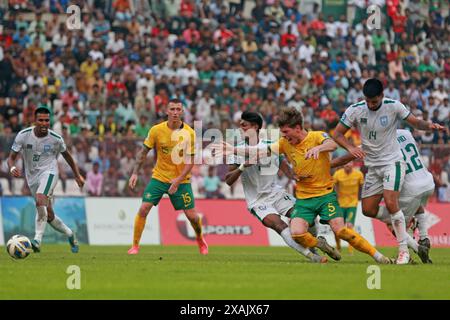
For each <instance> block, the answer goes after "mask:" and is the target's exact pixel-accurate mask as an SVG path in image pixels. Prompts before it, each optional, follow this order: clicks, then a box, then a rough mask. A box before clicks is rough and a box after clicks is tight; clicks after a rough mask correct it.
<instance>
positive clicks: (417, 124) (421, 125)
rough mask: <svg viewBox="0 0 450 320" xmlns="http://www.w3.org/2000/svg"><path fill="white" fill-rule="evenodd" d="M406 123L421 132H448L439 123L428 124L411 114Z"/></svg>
mask: <svg viewBox="0 0 450 320" xmlns="http://www.w3.org/2000/svg"><path fill="white" fill-rule="evenodd" d="M405 121H406V122H408V123H409V124H410V125H411V126H413V127H414V128H416V129H419V130H425V131H431V130H439V131H446V130H447V128H446V127H444V126H441V125H440V124H438V123H433V122H428V121H425V120H422V119H419V118H417V117H416V116H414V115H413V114H411V113H410V114H409V116H408V117H406V119H405Z"/></svg>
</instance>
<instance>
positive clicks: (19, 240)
mask: <svg viewBox="0 0 450 320" xmlns="http://www.w3.org/2000/svg"><path fill="white" fill-rule="evenodd" d="M32 251H33V250H32V248H31V241H30V239H28V238H27V237H26V236H22V235H20V234H16V235H14V236H12V237H11V239H9V240H8V242H7V243H6V252H8V254H9V255H10V256H11V257H12V258H14V259H25V258H26V257H28V255H29V254H30V253H31V252H32Z"/></svg>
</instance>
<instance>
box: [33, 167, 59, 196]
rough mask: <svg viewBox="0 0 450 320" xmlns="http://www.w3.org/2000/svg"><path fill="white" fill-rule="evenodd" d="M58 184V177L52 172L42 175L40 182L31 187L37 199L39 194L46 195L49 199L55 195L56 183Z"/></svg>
mask: <svg viewBox="0 0 450 320" xmlns="http://www.w3.org/2000/svg"><path fill="white" fill-rule="evenodd" d="M57 182H58V175H57V174H55V173H52V172H45V173H43V174H41V176H40V177H39V179H38V182H36V183H34V184H32V185H29V186H28V187H29V188H30V191H31V194H32V195H33V197H34V198H35V197H36V194H37V193H40V194H44V195H46V196H48V197H51V196H52V195H53V190H54V189H55V186H56V183H57Z"/></svg>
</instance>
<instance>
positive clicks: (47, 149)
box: [44, 144, 52, 153]
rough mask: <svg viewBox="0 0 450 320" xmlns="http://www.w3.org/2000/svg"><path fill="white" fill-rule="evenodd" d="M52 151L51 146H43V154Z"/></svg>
mask: <svg viewBox="0 0 450 320" xmlns="http://www.w3.org/2000/svg"><path fill="white" fill-rule="evenodd" d="M51 151H52V146H51V145H49V144H45V145H44V153H50V152H51Z"/></svg>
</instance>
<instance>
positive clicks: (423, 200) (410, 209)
mask: <svg viewBox="0 0 450 320" xmlns="http://www.w3.org/2000/svg"><path fill="white" fill-rule="evenodd" d="M433 193H434V189H432V190H426V191H424V192H422V193H421V194H420V195H418V196H410V195H402V194H400V198H399V199H398V203H399V205H400V209H402V211H403V214H404V215H405V218H406V217H413V216H414V215H415V214H416V212H417V209H419V207H420V206H426V205H427V203H428V199H429V198H430V197H431V196H432V195H433Z"/></svg>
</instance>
